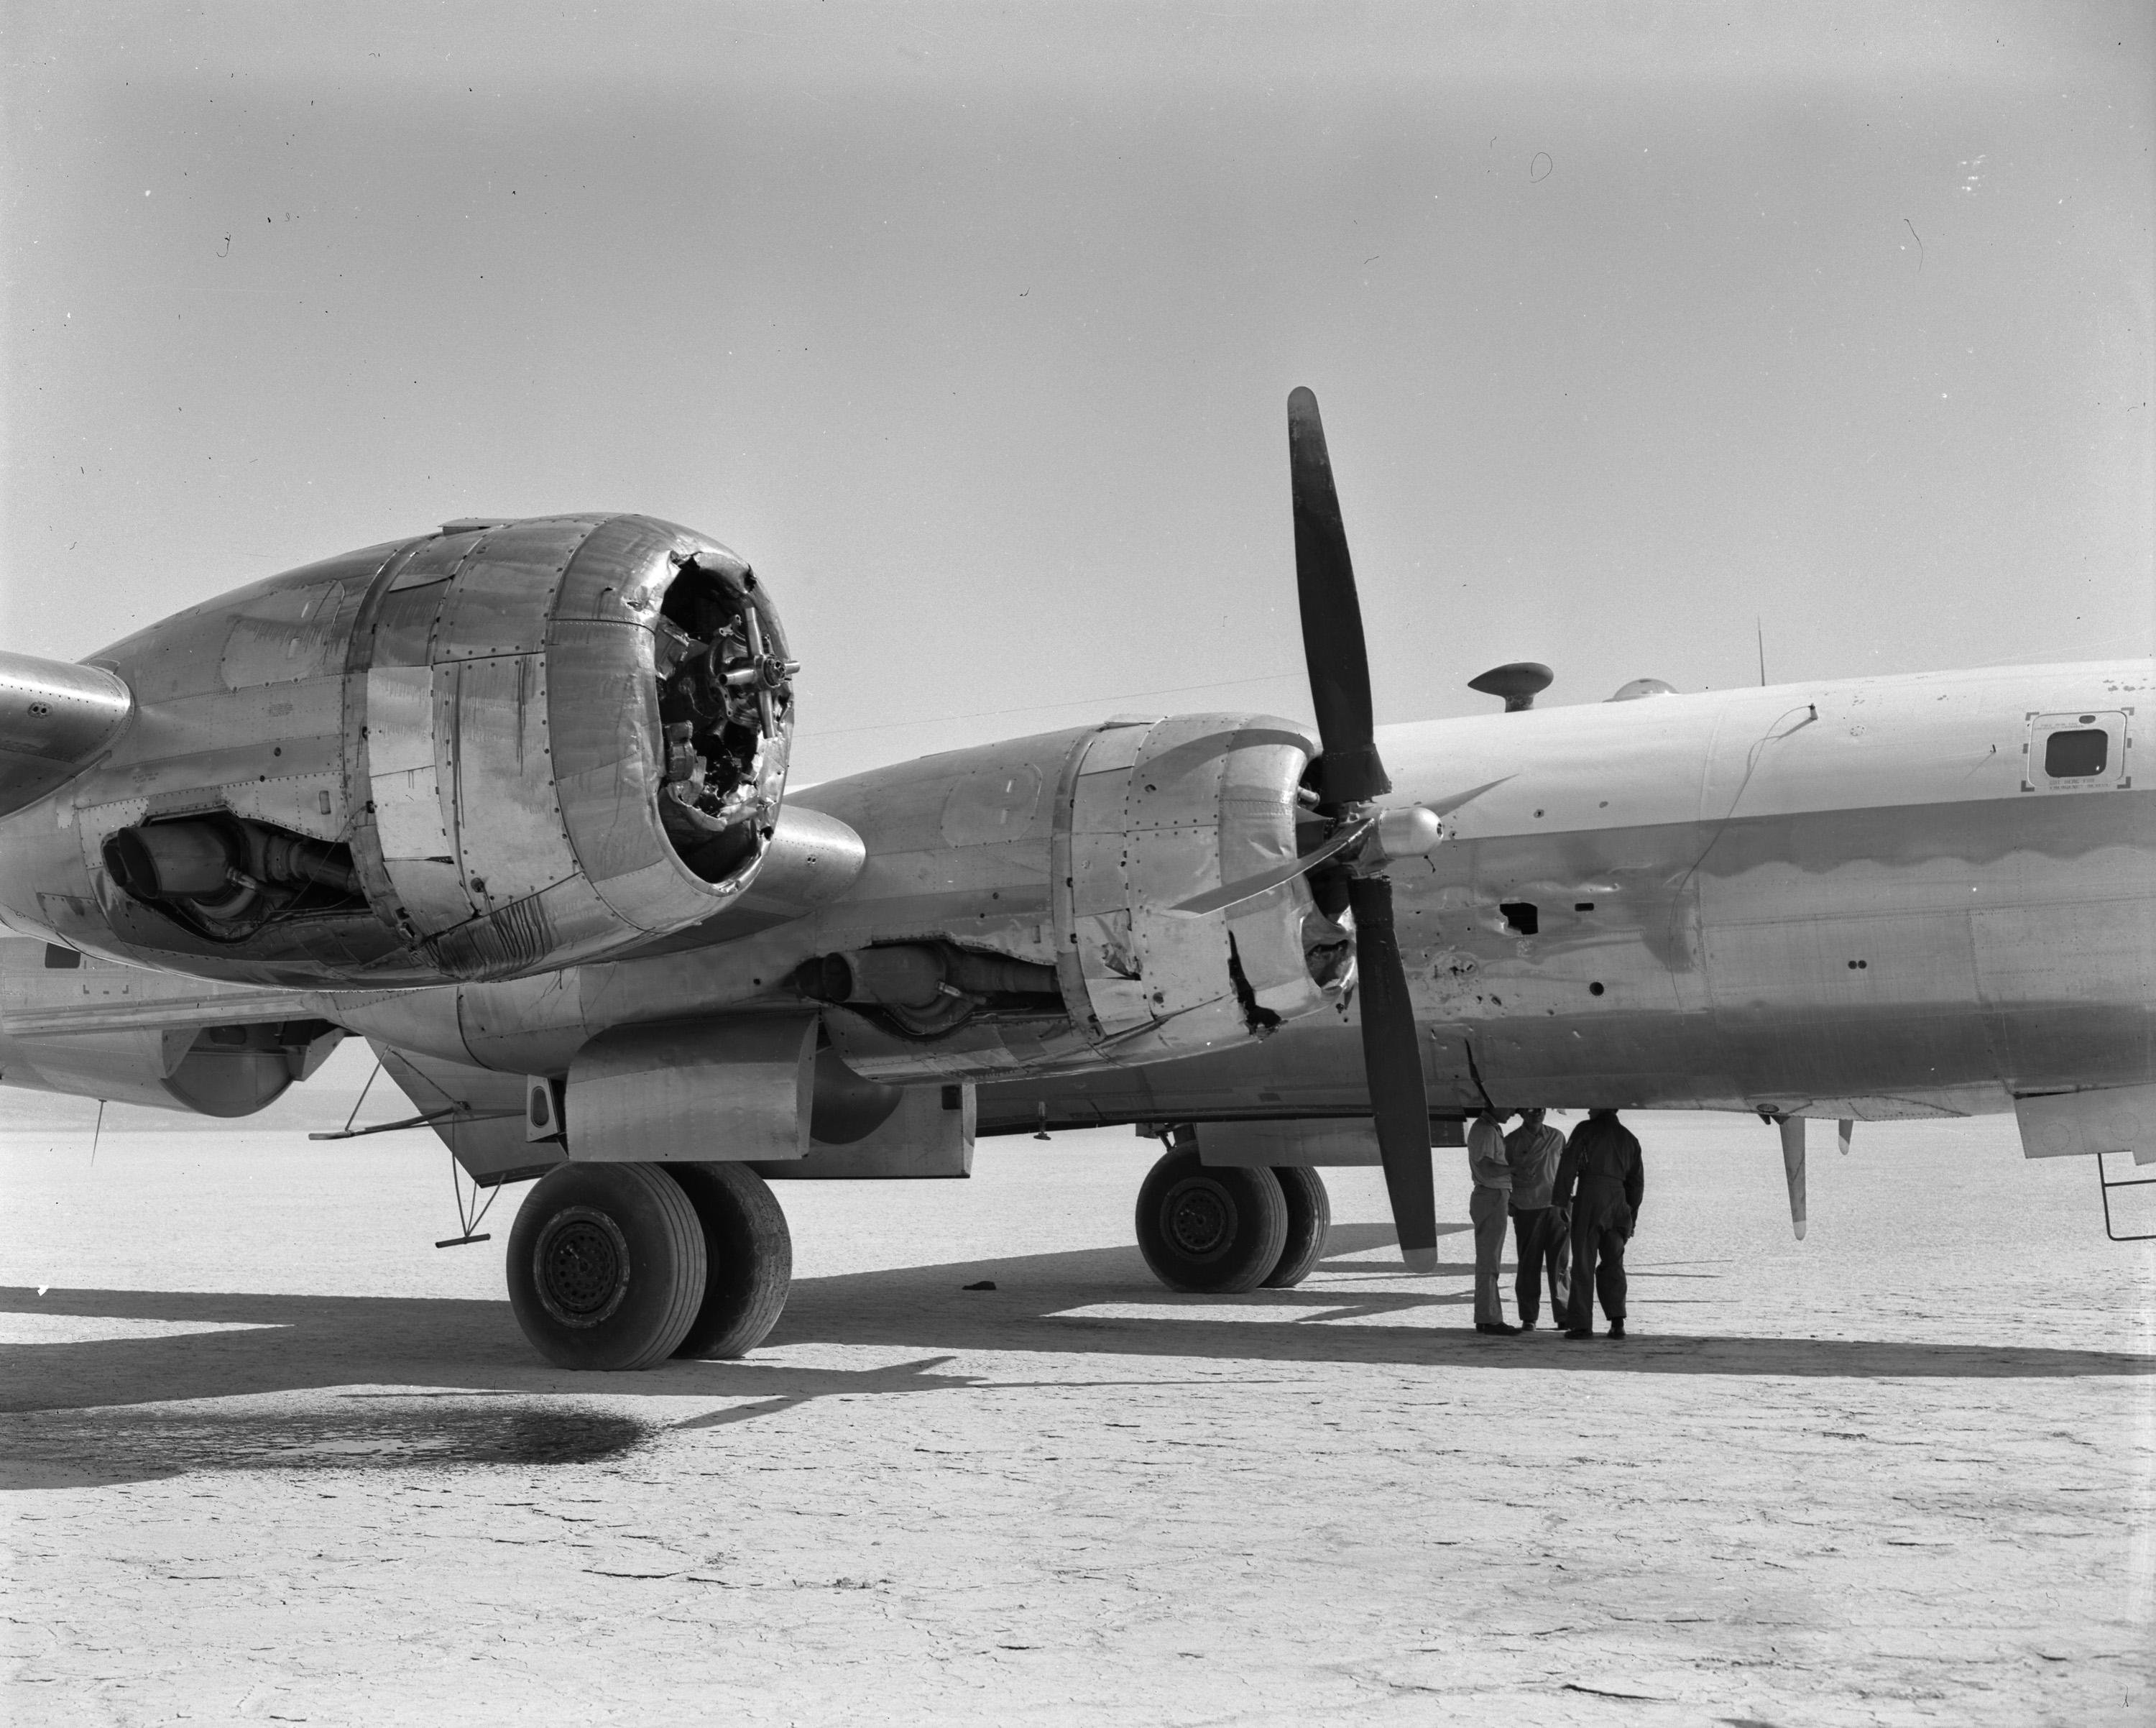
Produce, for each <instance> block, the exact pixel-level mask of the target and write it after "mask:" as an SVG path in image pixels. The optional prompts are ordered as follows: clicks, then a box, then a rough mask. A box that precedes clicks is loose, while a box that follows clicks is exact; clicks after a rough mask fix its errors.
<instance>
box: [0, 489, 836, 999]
mask: <svg viewBox="0 0 2156 1728" xmlns="http://www.w3.org/2000/svg"><path fill="white" fill-rule="evenodd" d="M692 587H693V588H694V589H696V590H697V591H698V592H699V593H700V594H704V595H705V597H706V599H707V600H708V602H709V604H708V605H707V606H706V610H707V611H708V612H710V613H711V620H710V632H711V633H714V634H713V635H712V640H710V641H705V640H698V639H696V638H695V637H694V636H693V635H692V634H691V630H690V625H693V624H695V623H696V620H694V619H693V618H690V616H689V615H688V613H686V612H684V615H683V616H684V619H687V620H688V621H687V622H684V621H683V620H680V619H676V618H675V617H674V616H673V614H674V613H675V612H676V611H680V610H682V609H681V608H680V607H679V606H677V605H676V604H675V602H676V600H677V599H678V598H680V596H681V595H683V594H687V593H688V592H689V590H690V589H691V588H692ZM697 627H702V626H701V625H699V626H697ZM720 638H723V639H724V644H725V645H726V651H725V652H724V653H723V654H722V653H721V641H720V640H719V639H720ZM95 661H96V665H95V666H94V667H81V668H61V669H59V670H58V671H54V669H52V668H43V669H42V670H40V668H38V666H30V667H29V669H28V671H24V670H23V666H15V667H14V672H15V674H16V675H17V682H18V683H21V684H22V685H23V687H24V688H26V689H28V688H36V689H42V690H45V691H46V692H48V694H49V693H50V692H51V691H52V690H54V689H55V688H57V687H58V685H59V683H60V682H62V681H64V680H62V679H61V677H60V674H61V673H66V674H67V675H68V676H69V677H71V678H72V679H73V681H74V687H76V689H77V692H78V707H80V709H81V710H82V713H81V715H80V716H79V717H77V718H76V719H74V720H73V721H70V722H69V726H71V727H72V728H73V731H72V732H70V733H69V741H68V742H67V743H66V744H65V746H64V750H63V753H62V755H63V759H64V760H65V761H66V762H68V763H70V764H74V766H75V767H76V768H80V767H81V764H82V763H83V761H84V760H85V759H86V758H88V757H89V756H90V755H91V754H93V753H95V749H96V747H97V745H98V743H100V741H101V740H102V739H103V738H104V737H105V734H100V733H97V731H96V728H97V727H100V726H102V727H105V728H106V732H107V733H110V731H111V730H112V729H114V728H116V727H117V725H118V720H119V718H121V717H124V716H123V715H122V713H121V706H120V705H121V702H122V699H123V698H124V699H125V700H126V702H128V703H131V707H132V709H133V715H132V718H131V721H130V722H129V723H127V724H126V726H125V728H124V730H121V731H120V733H119V735H118V737H117V739H116V741H115V742H111V743H110V748H107V749H105V750H104V751H103V753H102V754H101V756H99V757H98V758H97V759H95V760H94V761H93V762H91V764H90V766H88V768H87V769H86V770H85V771H82V772H80V773H78V774H76V775H75V777H74V779H71V780H70V781H69V783H68V784H65V785H64V786H62V787H61V788H60V789H58V790H56V791H54V792H51V793H50V794H49V795H46V796H44V797H43V798H42V799H39V800H37V801H34V802H32V803H30V804H28V805H27V806H26V807H24V808H23V809H20V810H18V811H17V812H16V813H15V814H14V815H12V816H10V817H8V819H7V820H6V822H5V824H4V825H0V912H4V915H5V917H6V918H7V920H8V923H10V924H12V925H13V927H14V928H17V929H18V930H22V931H23V932H25V933H37V934H41V935H44V936H47V937H49V938H50V939H54V940H56V941H59V942H62V943H64V944H69V946H72V947H74V948H77V949H83V950H85V951H86V952H90V953H93V954H103V955H106V956H109V957H110V958H113V959H123V960H128V961H131V962H134V963H136V964H146V965H154V966H160V967H165V968H170V969H177V970H183V971H188V972H192V973H195V974H197V975H201V976H203V977H208V978H222V979H229V980H240V981H246V982H250V983H256V984H265V985H316V986H324V985H328V986H340V985H341V986H352V985H368V984H382V985H404V984H417V983H429V982H434V981H438V980H444V979H451V978H488V977H500V976H509V975H516V974H520V973H529V972H534V971H539V970H547V969H554V968H557V967H559V966H561V965H563V964H571V963H573V962H576V961H578V960H582V959H593V958H598V957H600V956H603V955H605V954H611V953H616V952H620V951H623V950H625V949H629V948H633V947H634V946H636V945H638V944H642V943H645V942H647V941H649V939H651V938H653V937H654V936H664V935H666V934H669V933H672V932H674V931H677V930H680V929H684V928H688V927H690V926H691V925H694V924H696V923H700V922H701V921H703V920H705V919H707V918H710V917H711V915H712V914H713V913H716V912H719V911H721V910H723V909H725V908H727V907H729V906H731V905H733V904H735V903H737V902H738V901H739V900H740V899H741V898H742V896H743V895H744V894H745V893H746V892H747V890H748V889H749V887H751V885H752V883H753V882H754V881H755V879H756V877H757V872H758V869H759V867H760V866H761V864H762V861H763V858H764V856H765V854H766V852H767V850H768V846H769V843H770V840H771V837H772V831H773V828H774V826H775V825H776V823H777V820H778V811H779V805H780V800H781V796H782V794H783V788H784V784H785V776H786V759H787V753H788V744H789V741H790V738H791V731H792V724H793V715H792V701H791V695H790V687H789V685H788V679H789V677H790V674H791V671H792V663H791V662H789V661H787V660H786V659H785V638H784V633H783V628H782V626H781V625H780V624H779V621H778V615H777V614H776V612H775V610H774V609H773V608H772V606H771V604H770V600H769V596H768V595H767V594H766V593H765V592H764V591H763V590H762V587H761V585H760V584H757V581H756V579H755V577H754V575H753V573H752V572H750V571H749V569H748V567H747V565H746V564H744V563H742V561H741V560H740V559H738V558H735V557H734V556H733V555H732V554H731V553H727V552H726V551H725V550H724V548H721V547H718V546H717V545H716V543H713V542H711V541H709V540H706V539H704V538H702V537H699V536H696V535H694V534H691V533H690V532H688V531H686V530H685V529H680V528H676V527H672V526H671V525H670V524H667V523H665V522H656V521H654V520H652V519H651V518H649V517H620V516H588V517H549V518H543V519H540V520H536V521H527V522H501V523H480V524H451V525H450V526H449V527H447V528H445V529H444V530H443V531H442V532H439V533H436V534H432V535H428V536H425V537H421V538H418V539H415V540H410V541H406V542H403V543H396V544H391V545H384V546H378V547H373V548H367V549H366V550H364V551H361V552H357V553H348V554H346V555H345V556H344V557H342V558H332V559H330V560H328V561H327V562H326V563H321V564H316V565H312V566H310V567H308V568H305V569H301V570H296V571H293V572H290V573H287V574H285V575H282V576H277V577H273V578H271V579H269V580H267V581H265V582H262V583H259V584H255V585H254V586H253V587H251V588H247V589H240V590H239V591H238V592H236V593H234V594H228V595H225V596H223V597H222V598H220V599H215V600H212V601H209V602H208V603H206V604H203V605H201V606H198V607H195V608H193V609H191V610H189V611H187V612H184V613H182V614H180V615H178V616H177V617H175V618H172V619H168V620H165V621H164V622H163V623H162V624H159V625H153V626H151V628H150V629H148V630H143V631H141V632H140V633H138V634H137V635H134V636H131V637H130V638H128V639H127V640H125V641H123V642H120V643H117V644H115V645H114V646H113V647H111V648H110V649H108V650H106V651H105V652H104V653H102V654H100V655H99V656H95ZM11 664H12V663H11ZM25 664H27V663H25ZM699 666H701V667H702V668H703V669H704V671H705V673H706V676H705V677H704V679H703V685H704V686H705V687H706V689H705V692H704V700H705V701H706V702H707V703H709V704H713V705H715V706H712V707H711V710H710V712H709V713H708V714H706V715H702V716H701V717H700V716H699V715H698V714H696V713H691V714H690V717H687V718H685V719H683V720H682V721H681V722H680V723H679V724H675V723H670V722H669V720H668V719H667V717H665V716H664V715H663V714H662V707H666V706H668V705H669V704H672V703H675V702H676V701H677V697H678V694H679V692H680V689H681V688H682V687H685V683H687V682H693V681H694V680H693V678H692V677H691V676H690V675H691V674H692V673H693V672H695V671H696V670H697V668H698V667H699ZM7 672H8V667H6V666H0V674H5V673H7ZM40 679H42V683H40V682H39V680H40ZM10 688H12V686H11V687H10ZM115 692H116V693H115ZM53 699H54V700H55V701H57V700H58V697H54V698H53ZM729 705H730V706H729ZM722 709H723V710H724V712H721V710H722ZM4 718H5V717H4V716H0V721H4ZM54 724H55V725H57V724H58V722H55V723H54ZM33 733H34V728H33V726H31V725H30V723H28V722H23V723H15V722H6V723H4V724H0V743H13V744H15V745H17V746H18V753H19V748H20V745H21V741H22V739H23V738H28V737H31V736H32V735H33ZM728 750H731V751H733V752H734V753H735V755H734V756H733V757H731V758H727V757H726V756H725V752H726V751H728ZM8 760H11V761H12V760H13V759H12V758H11V759H8ZM722 765H723V767H724V768H725V770H726V772H725V773H724V774H721V772H720V770H721V766H722ZM0 769H7V764H6V763H5V762H0ZM7 771H9V772H13V770H12V769H8V770H7ZM839 845H840V847H841V849H842V850H843V846H844V841H839ZM219 846H222V847H223V848H224V855H223V857H222V859H220V857H219V856H218V847H219ZM160 856H164V857H167V858H172V859H183V860H184V861H186V862H187V865H188V866H189V868H190V869H191V870H192V871H193V874H187V873H186V872H182V873H181V875H180V877H177V878H176V880H177V882H178V885H177V887H172V888H170V889H164V888H162V887H161V886H160V884H159V881H158V877H157V872H156V870H155V868H154V865H155V862H156V861H157V858H158V857H160ZM204 860H207V863H205V862H204ZM129 861H134V862H135V863H136V866H137V868H136V870H133V871H130V870H129V869H128V868H127V864H128V862H129ZM279 861H282V863H281V866H280V863H279Z"/></svg>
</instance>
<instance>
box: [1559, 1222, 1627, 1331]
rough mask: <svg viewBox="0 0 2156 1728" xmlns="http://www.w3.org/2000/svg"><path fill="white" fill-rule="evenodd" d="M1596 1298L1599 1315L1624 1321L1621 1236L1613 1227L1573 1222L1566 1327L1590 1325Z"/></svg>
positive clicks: (1622, 1240) (1623, 1273)
mask: <svg viewBox="0 0 2156 1728" xmlns="http://www.w3.org/2000/svg"><path fill="white" fill-rule="evenodd" d="M1590 1292H1592V1294H1590ZM1597 1296H1599V1297H1600V1298H1601V1299H1602V1312H1603V1313H1604V1314H1606V1315H1607V1316H1608V1317H1609V1319H1613V1320H1621V1319H1624V1318H1625V1233H1624V1232H1622V1231H1621V1230H1619V1229H1618V1228H1617V1227H1615V1226H1614V1225H1613V1224H1580V1223H1574V1224H1573V1227H1572V1313H1571V1314H1570V1316H1569V1317H1568V1324H1569V1325H1570V1326H1572V1327H1573V1328H1575V1329H1578V1328H1584V1327H1589V1326H1592V1325H1593V1324H1594V1298H1595V1297H1597Z"/></svg>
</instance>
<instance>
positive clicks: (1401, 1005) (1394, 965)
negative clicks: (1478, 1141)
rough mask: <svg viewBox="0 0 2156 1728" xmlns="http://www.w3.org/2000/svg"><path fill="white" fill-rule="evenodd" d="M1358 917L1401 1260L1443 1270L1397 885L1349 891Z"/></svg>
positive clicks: (1366, 1022) (1356, 884) (1373, 1078)
mask: <svg viewBox="0 0 2156 1728" xmlns="http://www.w3.org/2000/svg"><path fill="white" fill-rule="evenodd" d="M1347 904H1348V906H1349V908H1351V909H1352V910H1353V913H1354V914H1355V970H1356V975H1357V977H1358V978H1359V979H1360V980H1361V983H1360V984H1359V985H1358V986H1357V992H1358V995H1360V997H1361V999H1362V1009H1363V1072H1364V1074H1365V1076H1366V1077H1367V1078H1368V1083H1369V1088H1370V1113H1371V1116H1372V1118H1373V1125H1374V1126H1375V1127H1376V1129H1377V1131H1378V1156H1379V1158H1380V1159H1381V1160H1383V1164H1384V1167H1385V1193H1386V1195H1387V1196H1388V1197H1389V1199H1390V1200H1391V1201H1392V1205H1393V1227H1394V1229H1395V1230H1396V1231H1398V1232H1399V1238H1400V1258H1401V1259H1403V1260H1404V1261H1405V1262H1406V1263H1407V1268H1408V1270H1409V1272H1419V1273H1431V1272H1435V1271H1436V1270H1437V1193H1436V1188H1435V1183H1434V1180H1433V1178H1432V1175H1431V1172H1430V1098H1429V1094H1428V1093H1426V1092H1424V1089H1423V1078H1422V1043H1421V1039H1420V1036H1419V1034H1418V1033H1417V1032H1416V1031H1415V1021H1414V1004H1413V1003H1411V1002H1410V1001H1409V1000H1408V978H1407V970H1406V969H1405V968H1404V966H1402V965H1401V964H1400V944H1399V937H1398V936H1397V935H1396V934H1395V933H1394V929H1393V885H1392V884H1391V883H1390V882H1387V881H1386V880H1385V879H1384V878H1383V877H1377V876H1358V877H1354V878H1353V880H1351V881H1350V882H1348V884H1347Z"/></svg>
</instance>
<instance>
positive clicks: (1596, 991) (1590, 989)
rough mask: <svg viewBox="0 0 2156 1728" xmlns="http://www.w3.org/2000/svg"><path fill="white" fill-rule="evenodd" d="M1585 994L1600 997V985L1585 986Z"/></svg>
mask: <svg viewBox="0 0 2156 1728" xmlns="http://www.w3.org/2000/svg"><path fill="white" fill-rule="evenodd" d="M1587 994H1588V995H1590V996H1599V995H1601V994H1602V986H1601V985H1600V984H1599V983H1597V984H1590V985H1588V986H1587Z"/></svg>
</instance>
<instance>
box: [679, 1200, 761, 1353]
mask: <svg viewBox="0 0 2156 1728" xmlns="http://www.w3.org/2000/svg"><path fill="white" fill-rule="evenodd" d="M664 1168H665V1171H666V1174H667V1175H670V1176H671V1177H673V1179H674V1180H675V1181H676V1182H678V1183H680V1185H681V1190H682V1192H684V1193H685V1194H686V1195H687V1196H689V1203H690V1205H691V1206H694V1207H695V1208H696V1217H697V1221H699V1222H700V1223H701V1224H702V1226H703V1227H704V1258H705V1262H706V1265H707V1267H708V1268H709V1270H708V1271H707V1272H706V1274H705V1283H704V1302H703V1306H702V1307H701V1308H699V1309H697V1310H696V1319H694V1320H692V1321H690V1324H689V1335H688V1336H687V1337H685V1338H684V1339H683V1340H681V1342H680V1344H679V1345H675V1350H674V1354H675V1355H677V1356H697V1357H711V1356H741V1355H747V1354H748V1352H749V1351H751V1350H754V1349H755V1348H756V1347H757V1345H759V1344H762V1342H763V1340H764V1339H765V1338H766V1337H767V1336H768V1335H769V1334H770V1331H771V1329H772V1328H773V1326H775V1325H777V1324H778V1316H779V1314H780V1312H781V1310H783V1309H784V1308H785V1306H786V1292H787V1289H788V1286H789V1285H791V1284H792V1283H793V1235H792V1233H791V1232H789V1231H788V1229H787V1227H786V1214H785V1213H784V1212H783V1211H780V1210H779V1206H778V1196H777V1195H775V1194H773V1192H772V1191H771V1188H770V1185H768V1184H767V1182H765V1180H763V1178H762V1176H759V1175H757V1173H756V1172H755V1171H754V1170H750V1169H748V1168H747V1166H746V1165H738V1164H669V1165H665V1166H664Z"/></svg>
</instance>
